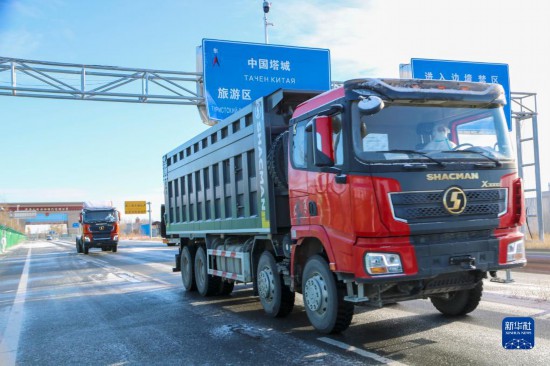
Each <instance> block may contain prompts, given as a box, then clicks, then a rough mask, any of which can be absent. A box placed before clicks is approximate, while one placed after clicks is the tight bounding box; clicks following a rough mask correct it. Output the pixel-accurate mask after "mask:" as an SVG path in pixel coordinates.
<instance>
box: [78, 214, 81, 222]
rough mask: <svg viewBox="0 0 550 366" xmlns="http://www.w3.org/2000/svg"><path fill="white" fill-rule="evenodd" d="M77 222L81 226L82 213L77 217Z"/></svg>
mask: <svg viewBox="0 0 550 366" xmlns="http://www.w3.org/2000/svg"><path fill="white" fill-rule="evenodd" d="M78 222H79V223H81V224H82V212H81V213H80V215H78Z"/></svg>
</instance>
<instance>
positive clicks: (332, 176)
mask: <svg viewBox="0 0 550 366" xmlns="http://www.w3.org/2000/svg"><path fill="white" fill-rule="evenodd" d="M342 117H343V116H342V114H336V115H333V116H332V117H331V118H330V120H329V123H330V124H331V126H330V127H331V128H330V130H331V132H332V136H331V138H330V139H329V140H330V143H331V144H332V148H331V151H332V153H331V155H332V156H331V158H332V159H333V161H334V168H337V169H339V170H340V171H342V173H341V174H338V173H336V172H326V170H327V169H326V167H318V166H315V164H314V163H313V161H310V162H309V166H310V167H311V169H310V170H309V172H308V213H309V214H310V225H320V226H323V228H324V229H325V231H326V232H327V234H328V235H329V238H331V239H330V240H331V243H332V246H333V248H334V250H335V251H344V252H346V253H348V252H349V253H348V254H349V255H351V244H352V243H353V242H354V240H355V235H354V230H353V217H351V201H350V197H351V192H350V184H349V181H348V179H346V178H345V177H344V176H345V166H346V165H345V158H346V154H345V151H346V148H345V145H346V143H345V141H346V139H345V137H346V136H345V131H344V129H343V128H342ZM329 133H330V131H329ZM308 135H309V138H310V139H313V138H317V139H318V136H316V137H314V136H313V133H308ZM310 141H311V144H313V141H312V140H310ZM317 141H319V139H318V140H317ZM311 155H313V153H311V154H310V156H311ZM338 175H340V179H338V181H337V176H338ZM342 178H343V179H342ZM344 242H345V243H346V244H348V245H347V246H345V247H342V246H340V245H339V244H342V243H344ZM350 258H351V257H350Z"/></svg>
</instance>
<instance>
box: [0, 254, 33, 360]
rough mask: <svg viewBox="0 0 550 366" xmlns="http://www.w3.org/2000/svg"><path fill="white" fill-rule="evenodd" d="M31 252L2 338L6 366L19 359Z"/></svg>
mask: <svg viewBox="0 0 550 366" xmlns="http://www.w3.org/2000/svg"><path fill="white" fill-rule="evenodd" d="M31 250H32V249H29V251H28V252H27V259H26V260H25V265H24V266H23V273H21V280H20V281H19V286H18V287H17V293H16V294H15V300H13V306H12V308H11V311H10V314H9V317H8V325H7V327H6V330H5V331H4V335H3V336H2V343H0V360H2V365H5V366H11V365H15V361H16V358H17V348H18V347H19V336H20V335H21V326H22V324H23V319H24V318H25V298H26V296H27V282H28V280H29V268H30V260H31Z"/></svg>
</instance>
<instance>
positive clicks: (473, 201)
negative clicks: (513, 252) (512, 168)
mask: <svg viewBox="0 0 550 366" xmlns="http://www.w3.org/2000/svg"><path fill="white" fill-rule="evenodd" d="M464 193H465V194H466V201H467V204H466V208H465V209H464V212H462V213H461V214H460V215H459V216H458V217H464V218H496V217H499V216H501V215H503V214H505V213H506V210H507V197H508V189H507V188H489V189H465V190H464ZM443 194H444V191H424V192H396V193H390V194H389V196H390V200H391V204H392V210H393V216H394V218H395V219H396V220H398V221H404V222H415V221H417V222H421V221H426V220H430V219H445V218H451V217H457V216H454V215H451V214H450V213H449V212H447V210H445V207H444V206H443Z"/></svg>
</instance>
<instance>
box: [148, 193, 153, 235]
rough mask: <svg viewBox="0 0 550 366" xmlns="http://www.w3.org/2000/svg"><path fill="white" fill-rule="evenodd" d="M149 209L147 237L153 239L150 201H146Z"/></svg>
mask: <svg viewBox="0 0 550 366" xmlns="http://www.w3.org/2000/svg"><path fill="white" fill-rule="evenodd" d="M147 205H148V206H149V209H148V210H147V211H148V212H149V239H153V222H152V221H151V202H147Z"/></svg>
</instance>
